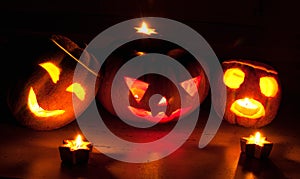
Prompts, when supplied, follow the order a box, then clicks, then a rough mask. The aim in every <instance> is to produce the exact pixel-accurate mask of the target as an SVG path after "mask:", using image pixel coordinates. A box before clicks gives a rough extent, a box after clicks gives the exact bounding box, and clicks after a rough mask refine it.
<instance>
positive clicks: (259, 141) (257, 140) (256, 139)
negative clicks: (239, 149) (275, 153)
mask: <svg viewBox="0 0 300 179" xmlns="http://www.w3.org/2000/svg"><path fill="white" fill-rule="evenodd" d="M247 139H248V141H247V144H256V145H259V146H263V145H264V144H266V143H270V142H268V141H267V140H266V137H262V136H261V134H260V132H256V133H255V135H250V137H249V138H247Z"/></svg>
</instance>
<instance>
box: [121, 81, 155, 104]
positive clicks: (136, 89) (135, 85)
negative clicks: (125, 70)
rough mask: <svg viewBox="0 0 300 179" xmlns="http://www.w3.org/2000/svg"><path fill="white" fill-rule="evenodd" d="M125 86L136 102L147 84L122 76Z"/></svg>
mask: <svg viewBox="0 0 300 179" xmlns="http://www.w3.org/2000/svg"><path fill="white" fill-rule="evenodd" d="M124 80H125V82H126V85H127V87H128V88H129V90H130V92H131V94H132V95H133V97H134V98H135V100H136V101H137V102H140V101H141V99H142V98H143V96H144V94H145V92H146V91H147V89H148V86H149V84H148V83H146V82H143V81H141V80H137V79H134V78H129V77H124Z"/></svg>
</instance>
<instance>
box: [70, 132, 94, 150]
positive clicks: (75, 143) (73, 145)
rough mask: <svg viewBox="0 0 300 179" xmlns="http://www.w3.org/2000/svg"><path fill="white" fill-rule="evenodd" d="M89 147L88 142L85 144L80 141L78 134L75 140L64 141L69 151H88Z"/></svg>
mask: <svg viewBox="0 0 300 179" xmlns="http://www.w3.org/2000/svg"><path fill="white" fill-rule="evenodd" d="M90 145H91V143H90V142H86V141H83V140H82V137H81V135H80V134H78V135H77V137H76V139H75V140H66V144H65V146H66V147H69V148H70V150H71V151H74V150H78V149H89V146H90Z"/></svg>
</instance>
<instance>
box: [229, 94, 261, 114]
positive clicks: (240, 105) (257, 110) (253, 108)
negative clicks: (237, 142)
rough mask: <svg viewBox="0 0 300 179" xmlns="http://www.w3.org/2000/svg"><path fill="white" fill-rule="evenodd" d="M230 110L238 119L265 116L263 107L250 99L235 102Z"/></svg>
mask: <svg viewBox="0 0 300 179" xmlns="http://www.w3.org/2000/svg"><path fill="white" fill-rule="evenodd" d="M230 110H231V111H232V112H233V113H234V114H236V115H237V116H240V117H246V118H251V119H256V118H259V117H262V116H264V115H265V108H264V106H263V105H262V104H261V103H260V102H259V101H257V100H255V99H252V98H243V99H238V100H236V101H235V102H234V103H233V104H232V105H231V108H230Z"/></svg>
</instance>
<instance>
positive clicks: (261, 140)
mask: <svg viewBox="0 0 300 179" xmlns="http://www.w3.org/2000/svg"><path fill="white" fill-rule="evenodd" d="M240 144H241V150H242V152H243V153H245V154H246V155H247V156H250V157H255V158H258V159H261V158H267V157H268V156H269V154H270V152H271V150H272V148H273V143H272V142H270V141H267V140H266V137H262V136H261V134H260V132H256V133H255V135H250V136H249V137H242V138H241V139H240Z"/></svg>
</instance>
